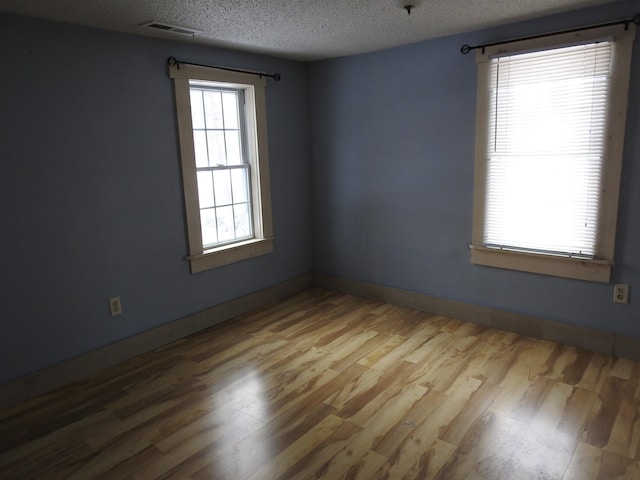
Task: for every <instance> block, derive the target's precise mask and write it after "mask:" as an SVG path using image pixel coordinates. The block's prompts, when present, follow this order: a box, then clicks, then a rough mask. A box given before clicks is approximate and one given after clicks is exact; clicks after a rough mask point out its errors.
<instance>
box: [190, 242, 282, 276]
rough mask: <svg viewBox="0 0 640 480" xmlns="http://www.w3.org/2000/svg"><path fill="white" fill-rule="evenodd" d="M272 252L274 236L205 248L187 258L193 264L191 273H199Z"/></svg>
mask: <svg viewBox="0 0 640 480" xmlns="http://www.w3.org/2000/svg"><path fill="white" fill-rule="evenodd" d="M271 252H273V238H260V239H252V240H247V241H245V242H239V243H234V244H232V245H225V246H224V247H219V248H213V249H210V250H205V251H204V252H203V253H201V254H198V255H192V256H190V257H187V260H189V263H190V264H191V273H198V272H203V271H205V270H210V269H212V268H216V267H221V266H223V265H229V264H231V263H235V262H239V261H240V260H246V259H248V258H253V257H259V256H261V255H266V254H268V253H271Z"/></svg>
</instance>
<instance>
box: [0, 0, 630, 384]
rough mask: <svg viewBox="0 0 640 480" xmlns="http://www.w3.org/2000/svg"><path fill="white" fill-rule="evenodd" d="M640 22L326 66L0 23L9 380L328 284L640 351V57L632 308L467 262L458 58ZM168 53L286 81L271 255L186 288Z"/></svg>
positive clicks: (464, 122)
mask: <svg viewBox="0 0 640 480" xmlns="http://www.w3.org/2000/svg"><path fill="white" fill-rule="evenodd" d="M638 11H640V2H639V1H637V0H636V1H632V2H631V1H630V2H618V3H615V4H612V5H608V6H606V7H603V8H595V9H588V10H583V11H580V12H577V13H575V12H574V13H572V14H568V15H561V16H554V17H550V18H547V19H545V20H539V21H533V22H527V23H524V24H520V25H510V26H506V27H502V28H497V29H492V30H485V31H480V32H473V33H469V34H465V35H459V36H452V37H447V38H441V39H436V40H430V41H426V42H422V43H419V44H415V45H410V46H406V47H401V48H396V49H391V50H386V51H382V52H378V53H373V54H367V55H359V56H353V57H348V58H342V59H336V60H330V61H324V62H316V63H312V64H310V65H307V64H304V63H299V62H289V61H285V60H280V59H275V58H270V57H265V56H259V55H250V54H244V53H239V52H232V51H228V50H222V49H214V48H208V47H202V46H194V45H189V44H186V43H182V42H177V41H175V42H174V41H168V40H157V39H148V38H142V37H134V36H129V35H123V34H118V33H110V32H105V31H100V30H95V29H89V28H81V27H75V26H68V25H62V24H56V23H49V22H44V21H39V20H33V19H27V18H23V17H15V16H9V15H0V45H2V47H3V48H2V54H3V57H2V60H3V62H2V67H0V218H1V219H2V220H1V221H2V223H1V225H2V228H1V230H0V247H1V249H2V255H1V257H0V258H1V263H0V267H1V268H0V281H1V282H2V284H1V285H0V287H1V288H0V327H1V331H0V382H3V381H6V380H10V379H12V378H15V377H17V376H20V375H23V374H26V373H30V372H33V371H35V370H37V369H39V368H42V367H45V366H48V365H52V364H55V363H57V362H59V361H62V360H65V359H68V358H71V357H74V356H76V355H79V354H81V353H84V352H87V351H90V350H93V349H95V348H98V347H101V346H104V345H107V344H109V343H112V342H115V341H118V340H121V339H123V338H126V337H129V336H131V335H135V334H137V333H139V332H142V331H145V330H148V329H150V328H153V327H156V326H159V325H162V324H164V323H167V322H170V321H172V320H175V319H178V318H181V317H183V316H185V315H188V314H190V313H194V312H197V311H200V310H202V309H205V308H207V307H210V306H213V305H216V304H219V303H222V302H224V301H227V300H229V299H232V298H235V297H238V296H241V295H243V294H246V293H249V292H252V291H255V290H258V289H261V288H264V287H268V286H270V285H274V284H276V283H278V282H281V281H284V280H287V279H290V278H293V277H295V276H297V275H300V274H302V273H305V272H308V271H311V270H315V271H318V272H322V273H328V274H333V275H338V276H342V277H346V278H352V279H357V280H362V281H365V282H370V283H375V284H380V285H388V286H393V287H397V288H403V289H407V290H412V291H416V292H421V293H425V294H429V295H435V296H440V297H446V298H451V299H455V300H460V301H463V302H469V303H474V304H480V305H488V306H493V307H497V308H503V309H507V310H513V311H517V312H523V313H528V314H532V315H537V316H541V317H544V318H549V319H555V320H559V321H564V322H569V323H574V324H579V325H585V326H590V327H595V328H600V329H606V330H610V331H614V332H622V333H626V334H631V335H638V336H640V290H638V292H639V293H638V297H636V295H635V293H636V290H634V288H639V289H640V250H639V249H638V246H639V245H640V226H639V224H638V221H637V219H638V218H639V217H640V169H639V168H638V162H640V144H639V140H638V138H640V114H639V113H638V111H639V108H640V91H639V90H638V88H637V87H635V86H634V85H637V84H640V47H639V46H638V45H637V44H638V41H636V50H635V52H634V62H633V73H632V89H631V96H630V101H629V109H628V112H629V115H628V121H627V135H626V149H625V159H624V171H623V180H622V193H621V207H620V213H619V219H618V225H619V226H618V230H619V231H618V242H617V252H616V261H617V266H616V268H615V270H614V274H613V281H614V282H620V283H629V284H631V286H632V290H631V304H630V305H614V304H613V303H612V302H611V298H612V287H611V286H610V285H600V284H594V283H588V282H581V281H572V280H563V279H557V278H552V277H544V276H539V275H532V274H526V273H519V272H510V271H502V270H496V269H491V268H486V267H477V266H472V265H471V264H470V263H469V250H468V243H469V241H470V240H471V220H472V215H471V211H472V195H473V155H474V135H475V133H474V131H475V91H476V67H475V62H474V58H473V55H468V56H462V55H460V54H459V53H458V49H459V47H460V45H461V44H462V43H470V44H476V43H481V42H485V41H493V40H500V39H504V38H512V37H516V36H521V35H525V34H529V33H539V32H544V31H549V30H556V29H560V28H566V27H571V26H576V25H583V24H585V23H599V22H602V21H606V20H609V19H618V18H621V17H627V16H632V15H634V14H635V13H637V12H638ZM408 21H410V20H408ZM170 55H173V56H176V57H178V58H181V59H185V60H190V61H193V62H197V63H212V64H219V65H227V66H236V67H241V68H250V69H258V70H265V71H278V72H280V73H281V74H282V78H283V79H282V81H281V82H280V83H271V82H270V86H269V88H268V93H267V95H268V96H267V102H268V105H267V108H268V122H269V124H268V129H269V150H270V166H271V179H272V192H273V193H272V197H273V214H274V228H275V235H276V247H275V248H276V251H275V252H274V253H273V254H272V255H267V256H264V257H260V258H256V259H251V260H247V261H244V262H240V263H237V264H234V265H230V266H226V267H222V268H219V269H215V270H212V271H208V272H204V273H201V274H197V275H191V274H190V273H189V269H188V264H187V262H185V261H184V260H183V257H184V256H185V255H186V240H185V228H184V213H183V207H182V191H181V183H180V166H179V157H178V146H177V134H176V122H175V114H174V103H173V92H172V85H171V81H170V80H169V78H168V76H167V71H166V66H165V61H166V58H167V57H168V56H170ZM114 295H120V296H121V298H122V302H123V307H124V311H125V313H124V315H122V316H119V317H115V318H111V317H110V316H109V313H108V308H107V299H108V298H109V297H111V296H114Z"/></svg>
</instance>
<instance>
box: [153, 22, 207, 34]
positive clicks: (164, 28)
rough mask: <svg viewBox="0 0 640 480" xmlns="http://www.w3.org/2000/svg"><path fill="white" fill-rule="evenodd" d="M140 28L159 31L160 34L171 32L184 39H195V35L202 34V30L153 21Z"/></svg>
mask: <svg viewBox="0 0 640 480" xmlns="http://www.w3.org/2000/svg"><path fill="white" fill-rule="evenodd" d="M140 26H141V27H144V28H150V29H152V30H159V31H161V32H171V33H175V34H177V35H184V36H186V37H195V35H196V33H202V30H196V29H195V28H189V27H180V26H178V25H171V24H170V23H163V22H156V21H154V20H152V21H150V22H147V23H143V24H142V25H140Z"/></svg>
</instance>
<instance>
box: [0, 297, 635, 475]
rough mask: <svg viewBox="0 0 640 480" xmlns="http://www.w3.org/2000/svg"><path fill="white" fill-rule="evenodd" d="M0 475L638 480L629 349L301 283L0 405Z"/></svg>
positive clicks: (633, 373)
mask: <svg viewBox="0 0 640 480" xmlns="http://www.w3.org/2000/svg"><path fill="white" fill-rule="evenodd" d="M0 478H2V479H3V480H5V479H10V480H33V479H46V480H48V479H54V480H55V479H82V480H86V479H105V480H111V479H123V480H125V479H126V480H158V479H162V480H191V479H215V480H225V479H229V480H258V479H269V480H276V479H282V480H307V479H316V480H338V479H362V480H374V479H375V480H382V479H387V480H400V479H416V480H435V479H437V480H459V479H460V480H462V479H464V480H467V479H476V478H477V479H486V480H498V479H505V480H527V479H548V480H553V479H556V480H618V479H626V480H639V479H640V363H638V362H633V361H630V360H624V359H618V358H615V357H612V356H608V355H604V354H600V353H593V352H588V351H586V350H582V349H579V348H575V347H571V346H566V345H559V344H555V343H552V342H548V341H542V340H535V339H532V338H527V337H523V336H520V335H516V334H514V333H508V332H502V331H500V330H495V329H490V328H486V327H483V326H480V325H474V324H470V323H466V322H462V321H459V320H457V319H452V318H447V317H443V316H437V315H431V314H428V313H425V312H418V311H415V310H410V309H407V308H403V307H398V306H395V305H390V304H384V303H381V302H378V301H374V300H370V299H365V298H359V297H355V296H351V295H346V294H341V293H336V292H330V291H326V290H321V289H311V290H309V291H307V292H303V293H301V294H298V295H295V296H293V297H291V298H289V299H286V300H284V301H281V302H277V303H274V304H271V305H268V306H265V307H262V308H260V309H256V310H254V311H252V312H248V313H246V314H243V315H241V316H239V317H237V318H235V319H231V320H229V321H227V322H224V323H221V324H218V325H215V326H213V327H211V328H208V329H206V330H204V331H202V332H199V333H197V334H194V335H191V336H189V337H187V338H184V339H181V340H179V341H177V342H173V343H172V344H169V345H167V346H165V347H162V348H158V349H156V350H154V351H153V352H149V353H146V354H144V355H140V356H138V357H136V358H133V359H131V360H128V361H126V362H123V363H121V364H119V365H116V366H114V367H112V368H109V369H106V370H104V371H102V372H99V373H98V374H96V375H94V376H91V377H89V378H87V379H85V380H83V381H81V382H78V383H76V384H73V385H69V386H67V387H64V388H61V389H59V390H57V391H54V392H50V393H48V394H46V395H43V396H41V397H38V398H35V399H31V400H29V401H27V402H24V403H23V404H21V405H17V406H15V407H12V408H9V409H6V410H4V411H0Z"/></svg>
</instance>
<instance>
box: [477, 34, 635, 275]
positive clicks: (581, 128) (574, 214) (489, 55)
mask: <svg viewBox="0 0 640 480" xmlns="http://www.w3.org/2000/svg"><path fill="white" fill-rule="evenodd" d="M633 34H634V26H633V25H629V27H628V30H627V29H625V26H623V25H620V26H616V27H606V28H597V29H592V30H585V31H582V32H578V33H569V34H561V35H554V36H550V37H545V38H538V39H532V40H523V41H519V42H514V43H509V44H502V45H498V46H494V47H487V48H486V49H485V50H484V52H479V53H478V57H477V62H478V105H477V130H476V164H475V187H474V188H475V191H474V224H473V239H472V244H471V261H472V263H475V264H479V265H487V266H493V267H501V268H508V269H515V270H522V271H528V272H535V273H542V274H548V275H556V276H561V277H568V278H577V279H583V280H594V281H601V282H608V281H609V278H610V273H611V266H612V265H613V250H614V243H615V230H616V217H617V209H618V190H619V184H620V170H621V165H622V148H623V137H624V121H625V116H626V105H627V91H628V84H629V68H630V61H631V47H632V42H633Z"/></svg>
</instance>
